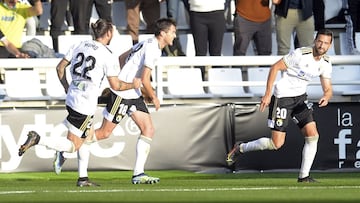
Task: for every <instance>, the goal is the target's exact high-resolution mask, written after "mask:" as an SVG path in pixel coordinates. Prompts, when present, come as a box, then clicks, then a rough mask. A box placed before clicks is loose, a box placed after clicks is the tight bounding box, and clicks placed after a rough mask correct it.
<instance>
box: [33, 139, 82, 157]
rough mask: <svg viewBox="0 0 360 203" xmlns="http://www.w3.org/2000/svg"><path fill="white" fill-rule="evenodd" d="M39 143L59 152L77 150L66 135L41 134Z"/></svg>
mask: <svg viewBox="0 0 360 203" xmlns="http://www.w3.org/2000/svg"><path fill="white" fill-rule="evenodd" d="M39 145H43V146H46V147H48V148H50V149H54V150H56V151H59V152H69V153H73V152H75V146H74V144H73V143H72V142H71V141H70V140H68V139H67V138H66V137H47V136H41V138H40V141H39Z"/></svg>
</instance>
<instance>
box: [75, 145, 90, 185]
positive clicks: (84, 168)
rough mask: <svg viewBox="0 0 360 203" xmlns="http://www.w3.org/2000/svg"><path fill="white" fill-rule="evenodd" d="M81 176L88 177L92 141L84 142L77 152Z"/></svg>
mask: <svg viewBox="0 0 360 203" xmlns="http://www.w3.org/2000/svg"><path fill="white" fill-rule="evenodd" d="M77 155H78V172H79V178H83V177H88V166H89V158H90V143H88V142H84V143H83V144H82V145H81V147H80V149H79V150H78V152H77Z"/></svg>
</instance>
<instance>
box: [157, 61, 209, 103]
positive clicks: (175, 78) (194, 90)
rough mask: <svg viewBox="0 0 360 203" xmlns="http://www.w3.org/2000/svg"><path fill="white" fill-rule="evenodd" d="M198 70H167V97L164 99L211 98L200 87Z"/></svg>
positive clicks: (200, 78)
mask: <svg viewBox="0 0 360 203" xmlns="http://www.w3.org/2000/svg"><path fill="white" fill-rule="evenodd" d="M202 82H203V81H202V77H201V71H200V69H199V68H171V69H168V70H167V83H168V88H167V89H168V93H169V95H164V97H166V96H168V97H185V98H204V97H211V95H210V94H207V93H205V91H204V88H203V86H202Z"/></svg>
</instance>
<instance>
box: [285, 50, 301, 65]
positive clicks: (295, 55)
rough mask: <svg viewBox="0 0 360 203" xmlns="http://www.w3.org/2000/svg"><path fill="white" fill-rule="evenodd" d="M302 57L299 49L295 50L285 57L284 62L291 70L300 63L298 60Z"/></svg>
mask: <svg viewBox="0 0 360 203" xmlns="http://www.w3.org/2000/svg"><path fill="white" fill-rule="evenodd" d="M300 57H301V52H300V50H299V49H295V50H293V51H291V52H290V53H288V54H287V55H285V56H284V57H283V60H284V62H285V65H286V67H287V68H291V67H294V66H295V65H296V64H297V63H298V62H297V61H298V60H299V59H300Z"/></svg>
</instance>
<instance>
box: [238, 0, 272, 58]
mask: <svg viewBox="0 0 360 203" xmlns="http://www.w3.org/2000/svg"><path fill="white" fill-rule="evenodd" d="M235 5H236V16H235V18H234V34H235V43H234V54H233V55H234V56H244V55H245V54H246V50H247V49H248V46H249V43H251V40H254V42H255V46H256V50H257V53H258V55H270V54H271V46H272V43H271V33H272V31H271V10H270V8H269V0H237V1H236V4H235Z"/></svg>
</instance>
